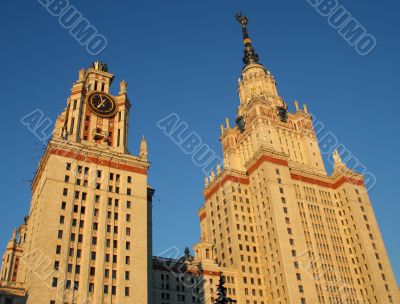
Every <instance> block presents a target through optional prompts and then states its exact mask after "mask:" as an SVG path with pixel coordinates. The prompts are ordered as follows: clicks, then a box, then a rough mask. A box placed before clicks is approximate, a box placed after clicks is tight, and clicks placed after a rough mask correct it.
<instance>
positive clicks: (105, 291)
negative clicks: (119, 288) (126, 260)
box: [104, 285, 108, 294]
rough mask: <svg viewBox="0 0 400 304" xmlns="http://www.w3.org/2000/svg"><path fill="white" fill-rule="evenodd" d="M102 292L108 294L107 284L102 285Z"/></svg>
mask: <svg viewBox="0 0 400 304" xmlns="http://www.w3.org/2000/svg"><path fill="white" fill-rule="evenodd" d="M104 294H108V285H104Z"/></svg>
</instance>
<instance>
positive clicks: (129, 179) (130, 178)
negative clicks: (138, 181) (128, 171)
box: [128, 176, 132, 184]
mask: <svg viewBox="0 0 400 304" xmlns="http://www.w3.org/2000/svg"><path fill="white" fill-rule="evenodd" d="M128 184H132V176H128Z"/></svg>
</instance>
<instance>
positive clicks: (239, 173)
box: [203, 168, 248, 196]
mask: <svg viewBox="0 0 400 304" xmlns="http://www.w3.org/2000/svg"><path fill="white" fill-rule="evenodd" d="M227 176H233V177H237V178H238V179H247V178H248V176H247V175H246V172H243V171H240V170H235V169H231V168H223V169H222V170H221V172H220V173H219V174H218V175H216V176H215V177H214V179H213V180H212V181H211V182H210V183H209V184H208V185H207V186H206V187H205V188H204V190H203V196H207V194H208V193H210V191H211V190H212V189H214V187H215V186H217V185H218V184H220V183H221V182H223V181H224V179H225V177H227Z"/></svg>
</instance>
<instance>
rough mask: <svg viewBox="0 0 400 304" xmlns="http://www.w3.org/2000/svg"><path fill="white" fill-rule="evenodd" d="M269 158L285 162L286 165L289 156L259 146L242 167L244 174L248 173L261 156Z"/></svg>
mask: <svg viewBox="0 0 400 304" xmlns="http://www.w3.org/2000/svg"><path fill="white" fill-rule="evenodd" d="M265 155H267V156H270V157H273V158H275V159H279V160H282V161H284V162H286V163H287V164H288V163H289V156H288V155H287V154H285V153H282V152H278V151H275V150H273V149H271V148H267V147H264V146H261V147H260V148H259V149H258V150H257V151H256V153H254V155H253V157H252V158H250V159H249V160H248V161H247V162H246V163H245V164H244V167H245V168H246V172H248V171H249V169H250V168H251V167H252V166H253V165H254V164H255V163H256V162H257V161H258V160H259V159H260V158H261V157H262V156H265Z"/></svg>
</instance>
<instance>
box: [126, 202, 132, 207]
mask: <svg viewBox="0 0 400 304" xmlns="http://www.w3.org/2000/svg"><path fill="white" fill-rule="evenodd" d="M131 205H132V203H131V202H130V201H127V202H126V208H128V209H131Z"/></svg>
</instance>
